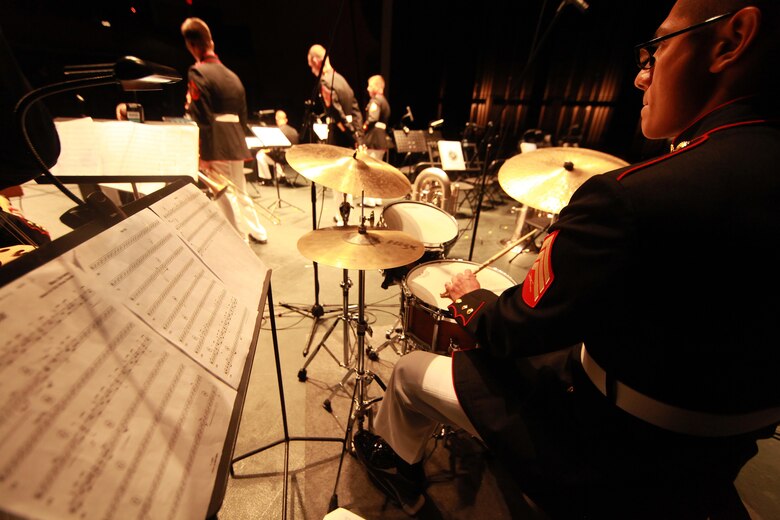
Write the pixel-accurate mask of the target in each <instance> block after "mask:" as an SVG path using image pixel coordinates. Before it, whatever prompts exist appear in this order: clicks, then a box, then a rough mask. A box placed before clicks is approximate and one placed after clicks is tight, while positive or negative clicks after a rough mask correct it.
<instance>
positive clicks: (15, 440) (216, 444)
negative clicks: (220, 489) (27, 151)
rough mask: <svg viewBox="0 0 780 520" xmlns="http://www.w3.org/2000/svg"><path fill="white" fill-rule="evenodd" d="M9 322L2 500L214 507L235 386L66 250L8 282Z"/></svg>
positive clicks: (35, 509)
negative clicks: (99, 283) (89, 276)
mask: <svg viewBox="0 0 780 520" xmlns="http://www.w3.org/2000/svg"><path fill="white" fill-rule="evenodd" d="M0 327H2V330H3V336H4V341H3V342H2V343H0V445H2V447H3V449H2V450H0V508H2V509H3V510H5V511H8V512H11V513H14V514H18V515H20V516H23V517H30V518H42V519H58V520H59V519H78V520H83V519H84V518H96V519H104V520H110V519H112V518H122V519H124V518H174V519H188V520H189V519H192V518H204V517H205V515H206V513H207V509H208V505H209V499H210V497H209V495H210V491H211V489H212V488H213V487H214V481H215V478H216V468H217V461H218V460H219V457H220V454H221V452H222V449H223V444H224V440H225V436H226V432H227V428H228V423H229V418H230V413H231V410H232V408H233V403H234V402H235V399H236V392H235V391H234V390H232V389H230V388H228V387H227V385H225V384H223V383H221V382H220V381H218V380H217V379H215V378H214V377H212V376H211V375H209V374H208V373H207V372H206V371H205V370H204V369H203V368H202V367H200V366H199V365H198V364H197V363H195V362H194V361H193V360H191V359H190V358H189V357H187V356H185V355H184V354H182V353H181V352H180V351H179V350H177V349H176V348H174V347H173V346H172V345H171V344H170V343H169V342H167V341H166V340H164V339H163V338H162V337H161V336H160V335H158V334H157V333H156V332H154V331H153V330H152V329H150V328H149V327H147V325H146V324H145V323H143V321H141V320H139V319H137V318H136V317H135V316H134V315H133V314H132V313H130V312H129V311H128V310H127V309H126V308H125V307H124V306H123V305H122V304H121V303H119V302H118V300H116V299H115V298H114V297H113V296H112V294H111V293H109V292H104V291H103V290H102V289H100V288H97V289H95V286H94V284H92V283H90V282H89V281H88V280H85V279H84V278H83V277H82V274H81V273H80V272H79V270H78V269H77V268H76V267H75V265H73V264H72V263H70V262H68V261H66V260H65V259H64V258H63V257H60V258H59V259H56V260H53V261H51V262H49V263H47V264H45V265H44V266H42V267H40V268H38V269H36V270H35V271H33V272H31V273H28V274H27V275H25V276H24V277H23V278H20V279H18V280H16V281H15V282H12V283H9V284H8V285H6V286H5V287H2V288H0ZM204 490H208V491H206V492H204Z"/></svg>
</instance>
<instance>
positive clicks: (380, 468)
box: [353, 430, 425, 516]
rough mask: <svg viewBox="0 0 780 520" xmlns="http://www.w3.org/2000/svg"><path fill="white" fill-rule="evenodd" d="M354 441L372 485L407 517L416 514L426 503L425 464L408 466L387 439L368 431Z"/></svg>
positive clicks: (360, 433)
mask: <svg viewBox="0 0 780 520" xmlns="http://www.w3.org/2000/svg"><path fill="white" fill-rule="evenodd" d="M353 442H354V446H355V453H356V455H357V458H358V460H360V462H361V463H362V464H363V465H364V466H365V467H366V470H367V471H368V475H369V477H371V480H372V482H374V484H375V485H376V486H377V487H378V488H379V489H380V490H381V491H382V492H383V493H384V494H385V495H387V496H388V497H389V498H390V499H391V500H392V501H393V502H395V503H396V504H398V506H399V507H401V509H403V510H404V512H405V513H406V514H408V515H409V516H414V515H416V514H417V512H418V511H419V510H420V509H421V508H422V506H423V505H424V504H425V496H424V495H423V494H422V490H423V488H424V482H425V474H424V473H423V472H422V463H417V464H408V463H407V462H406V461H404V460H403V459H401V458H400V457H399V456H398V455H397V454H396V453H395V452H394V451H393V449H392V448H391V447H390V446H389V445H388V444H387V443H386V442H385V440H384V439H382V438H381V437H379V436H377V435H374V434H373V433H371V432H368V431H365V430H360V431H359V432H357V433H356V434H355V436H354V437H353ZM420 477H422V482H421V481H420Z"/></svg>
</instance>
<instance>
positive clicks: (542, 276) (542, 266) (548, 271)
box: [523, 231, 558, 307]
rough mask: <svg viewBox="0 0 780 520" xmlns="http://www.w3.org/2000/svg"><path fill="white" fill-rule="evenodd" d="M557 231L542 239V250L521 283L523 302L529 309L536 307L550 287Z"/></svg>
mask: <svg viewBox="0 0 780 520" xmlns="http://www.w3.org/2000/svg"><path fill="white" fill-rule="evenodd" d="M557 236H558V231H553V232H552V233H550V234H549V235H547V237H546V238H545V239H544V242H543V243H542V249H541V250H540V251H539V255H538V256H537V257H536V260H535V261H534V264H533V265H532V266H531V269H529V271H528V274H527V275H526V276H525V281H524V282H523V301H524V302H525V303H526V305H528V306H529V307H536V304H537V303H539V300H541V299H542V296H544V293H545V291H547V289H548V288H549V287H550V285H552V282H553V279H554V278H555V275H554V274H553V269H552V260H551V258H552V246H553V242H555V237H557Z"/></svg>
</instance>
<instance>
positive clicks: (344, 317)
mask: <svg viewBox="0 0 780 520" xmlns="http://www.w3.org/2000/svg"><path fill="white" fill-rule="evenodd" d="M350 209H351V206H350V204H349V202H347V195H346V194H344V195H343V202H342V203H341V205H340V206H339V213H341V218H342V220H343V222H344V225H347V222H348V221H349V213H350ZM343 271H344V277H343V280H342V282H341V283H340V284H339V285H340V286H341V292H342V306H341V308H342V313H341V315H340V316H337V317H336V319H335V320H334V321H333V323H332V324H331V326H330V328H329V329H328V330H327V331H326V332H325V334H324V335H323V336H322V339H321V340H320V342H319V343H318V344H317V346H316V347H315V348H314V351H313V352H312V353H311V355H310V356H309V357H308V358H307V359H306V362H305V363H304V364H303V367H301V369H300V370H298V381H300V382H302V383H303V382H305V381H306V379H308V374H307V370H306V367H308V366H309V363H311V362H312V360H313V359H314V357H315V356H316V355H317V353H318V352H319V351H320V349H323V348H324V349H325V352H327V353H328V354H329V355H330V357H332V358H333V360H334V361H336V363H338V364H339V366H341V367H342V368H349V367H350V366H351V365H352V347H351V345H350V333H351V332H352V327H351V326H350V321H351V320H352V321H354V319H355V318H354V317H353V316H350V313H349V289H350V287H352V281H351V280H350V279H349V271H348V270H347V269H344V270H343ZM339 323H342V324H343V326H344V337H343V340H342V342H343V347H344V354H343V355H344V357H343V361H341V362H340V361H339V360H338V359H337V358H336V356H335V355H334V354H333V352H331V351H330V349H329V348H328V347H327V346H326V345H325V342H326V341H328V338H329V337H330V335H331V333H332V332H333V331H334V330H335V329H336V326H337V325H338V324H339ZM304 355H305V354H304ZM342 384H343V381H342ZM325 403H326V404H325V405H324V406H325V409H326V410H328V411H329V412H330V411H331V409H330V399H326V400H325Z"/></svg>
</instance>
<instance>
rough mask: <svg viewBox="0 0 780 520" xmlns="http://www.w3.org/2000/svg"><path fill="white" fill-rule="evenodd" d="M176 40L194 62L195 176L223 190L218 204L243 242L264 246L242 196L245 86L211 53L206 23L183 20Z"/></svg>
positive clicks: (190, 110) (190, 97)
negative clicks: (197, 145)
mask: <svg viewBox="0 0 780 520" xmlns="http://www.w3.org/2000/svg"><path fill="white" fill-rule="evenodd" d="M181 34H182V36H183V37H184V42H185V44H186V45H187V50H189V51H190V54H192V56H193V57H194V58H195V60H196V62H195V64H194V65H192V66H191V67H190V69H189V72H188V81H189V83H188V90H187V103H186V105H185V109H186V112H187V114H188V115H189V117H190V118H191V119H192V120H193V121H195V122H196V123H197V124H198V128H199V130H200V170H201V172H202V173H203V174H205V175H206V176H208V177H209V179H210V180H211V181H212V182H213V183H214V184H216V185H221V184H227V186H228V188H227V191H226V192H225V194H224V196H219V197H217V202H218V203H219V204H220V208H222V211H223V212H224V213H225V216H226V217H227V219H228V220H229V221H230V223H231V224H232V225H233V226H234V227H235V228H236V230H237V231H238V233H239V234H240V235H241V236H242V237H243V238H244V240H245V241H246V242H250V241H251V242H255V243H260V244H265V243H266V242H267V241H268V235H267V233H266V230H265V228H264V227H263V225H262V224H261V223H260V219H259V217H258V215H257V211H256V209H255V207H254V202H253V201H252V199H251V197H249V195H247V192H246V178H245V177H244V161H247V160H249V159H251V154H250V153H249V148H248V146H247V144H246V133H245V129H246V128H247V125H246V123H247V108H246V92H245V90H244V85H243V84H242V83H241V80H240V79H239V77H238V76H237V75H236V74H235V73H234V72H233V71H231V70H230V69H228V68H227V67H226V66H225V65H223V64H222V62H221V61H220V60H219V58H218V57H217V55H216V54H215V53H214V41H213V40H212V39H211V31H210V30H209V27H208V26H207V25H206V22H204V21H203V20H201V19H200V18H187V19H186V20H185V21H184V23H183V24H182V26H181Z"/></svg>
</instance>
